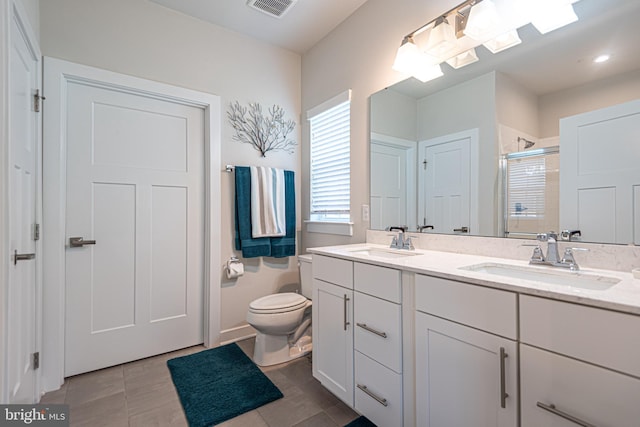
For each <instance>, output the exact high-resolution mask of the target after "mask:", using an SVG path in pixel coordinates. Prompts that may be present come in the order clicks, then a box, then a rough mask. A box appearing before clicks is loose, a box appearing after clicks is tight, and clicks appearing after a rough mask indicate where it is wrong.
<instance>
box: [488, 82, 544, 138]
mask: <svg viewBox="0 0 640 427" xmlns="http://www.w3.org/2000/svg"><path fill="white" fill-rule="evenodd" d="M496 114H497V117H496V118H497V120H498V123H499V124H501V125H505V126H509V127H510V128H513V129H517V130H519V131H521V132H525V133H526V134H529V135H536V136H537V135H538V133H539V131H538V128H539V120H538V96H537V95H536V94H534V93H532V92H531V91H529V90H528V89H527V88H525V87H524V86H522V85H521V84H519V83H517V82H516V81H514V80H513V79H512V78H511V77H509V76H507V75H506V74H504V73H496Z"/></svg>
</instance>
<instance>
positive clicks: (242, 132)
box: [227, 101, 297, 157]
mask: <svg viewBox="0 0 640 427" xmlns="http://www.w3.org/2000/svg"><path fill="white" fill-rule="evenodd" d="M227 117H228V118H229V123H231V126H233V129H234V130H235V135H234V136H233V139H234V140H236V141H240V142H243V143H245V144H251V145H253V148H255V149H256V150H258V151H260V154H261V155H262V157H266V155H267V152H268V151H271V150H282V151H286V152H288V153H293V152H294V151H295V146H296V145H297V143H296V142H295V141H294V140H292V139H288V138H287V135H289V134H290V133H291V131H293V128H295V126H296V123H295V122H294V121H293V120H285V118H284V109H283V108H282V107H280V106H278V105H274V106H273V107H271V108H269V111H268V114H266V115H265V114H263V112H262V106H260V104H258V103H257V102H253V103H250V104H249V107H248V108H247V107H243V106H241V105H240V103H239V102H238V101H236V102H233V103H231V105H230V106H229V111H228V112H227Z"/></svg>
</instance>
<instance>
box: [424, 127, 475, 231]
mask: <svg viewBox="0 0 640 427" xmlns="http://www.w3.org/2000/svg"><path fill="white" fill-rule="evenodd" d="M470 143H471V139H470V138H469V137H463V138H459V137H457V136H455V135H452V137H451V138H450V139H449V138H446V137H445V138H438V140H435V141H434V140H431V141H422V142H420V144H419V152H420V156H419V157H418V159H419V161H420V162H421V163H420V164H419V165H418V167H419V171H420V183H419V187H418V192H419V195H420V199H421V204H420V213H419V217H418V220H419V221H421V222H422V223H423V224H424V225H432V226H433V229H432V230H429V231H432V232H434V233H441V234H466V233H470V232H472V231H474V230H471V224H470V222H471V221H470V219H471V214H470V181H469V177H470V168H471V160H470ZM425 231H426V230H425Z"/></svg>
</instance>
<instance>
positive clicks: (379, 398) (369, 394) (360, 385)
mask: <svg viewBox="0 0 640 427" xmlns="http://www.w3.org/2000/svg"><path fill="white" fill-rule="evenodd" d="M358 388H359V389H360V390H362V391H364V392H365V393H366V394H367V395H368V396H369V397H371V398H372V399H373V400H375V401H376V402H378V403H379V404H381V405H382V406H389V404H388V403H387V399H383V398H382V397H380V396H378V395H376V394H375V393H373V392H372V391H370V390H369V389H368V388H367V386H366V385H362V384H358Z"/></svg>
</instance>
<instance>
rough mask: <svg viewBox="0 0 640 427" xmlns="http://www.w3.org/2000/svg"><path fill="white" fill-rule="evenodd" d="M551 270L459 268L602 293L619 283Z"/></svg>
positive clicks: (495, 265)
mask: <svg viewBox="0 0 640 427" xmlns="http://www.w3.org/2000/svg"><path fill="white" fill-rule="evenodd" d="M552 268H554V267H542V268H534V267H524V266H516V265H508V264H498V263H482V264H475V265H470V266H467V267H460V269H461V270H468V271H476V272H478V273H487V274H493V275H496V276H503V277H511V278H514V279H524V280H532V281H536V282H542V283H548V284H552V285H563V286H571V287H574V288H581V289H589V290H593V291H604V290H606V289H609V288H610V287H612V286H613V285H615V284H616V283H618V282H619V281H620V279H618V278H615V277H608V276H600V275H596V274H588V273H581V272H579V271H563V270H557V269H553V270H552Z"/></svg>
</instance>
